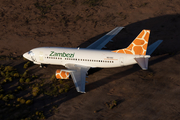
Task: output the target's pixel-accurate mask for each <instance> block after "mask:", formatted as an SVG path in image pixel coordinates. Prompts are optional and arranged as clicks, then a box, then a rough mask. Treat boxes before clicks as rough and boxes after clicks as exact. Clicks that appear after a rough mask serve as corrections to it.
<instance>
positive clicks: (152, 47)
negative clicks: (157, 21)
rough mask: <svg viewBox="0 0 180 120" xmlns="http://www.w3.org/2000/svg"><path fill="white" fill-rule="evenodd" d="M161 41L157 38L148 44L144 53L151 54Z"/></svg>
mask: <svg viewBox="0 0 180 120" xmlns="http://www.w3.org/2000/svg"><path fill="white" fill-rule="evenodd" d="M162 41H163V40H158V41H156V42H154V43H153V44H151V45H150V46H148V48H147V52H146V55H151V54H152V53H153V52H154V50H155V49H156V48H157V47H158V46H159V45H160V44H161V43H162Z"/></svg>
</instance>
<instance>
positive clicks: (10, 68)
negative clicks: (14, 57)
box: [4, 66, 14, 72]
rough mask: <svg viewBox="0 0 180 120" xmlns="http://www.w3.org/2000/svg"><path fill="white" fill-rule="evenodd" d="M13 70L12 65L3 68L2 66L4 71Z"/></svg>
mask: <svg viewBox="0 0 180 120" xmlns="http://www.w3.org/2000/svg"><path fill="white" fill-rule="evenodd" d="M13 70H14V68H13V67H12V66H6V67H5V68H4V71H9V72H10V71H13Z"/></svg>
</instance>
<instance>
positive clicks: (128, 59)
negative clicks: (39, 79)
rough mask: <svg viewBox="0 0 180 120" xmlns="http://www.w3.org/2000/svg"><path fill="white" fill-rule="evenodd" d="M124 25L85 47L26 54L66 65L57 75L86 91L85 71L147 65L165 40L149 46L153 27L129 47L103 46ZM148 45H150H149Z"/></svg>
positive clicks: (42, 61) (36, 50)
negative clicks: (108, 47)
mask: <svg viewBox="0 0 180 120" xmlns="http://www.w3.org/2000/svg"><path fill="white" fill-rule="evenodd" d="M123 28H124V27H116V28H114V29H113V30H111V31H110V32H108V33H107V34H106V35H104V36H103V37H101V38H100V39H98V40H97V41H95V42H94V43H92V44H90V45H89V46H88V47H86V48H79V47H78V48H66V47H39V48H34V49H32V50H30V51H29V52H26V53H24V54H23V57H24V58H26V59H28V60H30V61H32V62H33V63H34V64H39V65H40V67H42V65H43V64H51V65H63V66H65V67H66V68H67V69H57V70H56V73H55V75H56V78H57V79H69V77H70V75H71V77H72V79H73V82H74V84H75V87H76V90H77V92H80V93H85V83H86V75H87V72H88V70H89V69H90V68H113V67H122V66H127V65H132V64H138V65H139V66H140V67H141V68H142V69H143V70H147V69H148V59H149V58H150V55H151V54H152V53H153V51H154V50H155V49H156V48H157V47H158V46H159V45H160V44H161V42H162V41H163V40H158V41H156V42H154V43H153V44H151V45H150V46H148V40H149V35H150V30H142V31H141V33H140V34H139V35H138V36H137V37H136V38H135V39H134V41H133V42H132V43H131V44H130V45H129V46H128V47H127V48H123V49H118V50H101V49H102V48H104V47H105V45H106V44H107V43H108V42H109V41H112V38H113V37H114V36H116V35H117V34H118V33H119V32H120V31H121V30H122V29H123ZM147 46H148V47H147Z"/></svg>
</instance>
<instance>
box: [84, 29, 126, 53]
mask: <svg viewBox="0 0 180 120" xmlns="http://www.w3.org/2000/svg"><path fill="white" fill-rule="evenodd" d="M123 28H124V27H116V28H114V29H113V30H111V31H110V32H108V33H107V34H106V35H104V36H103V37H101V38H100V39H98V40H97V41H95V42H94V43H92V44H91V45H89V46H88V47H87V48H89V49H99V50H100V49H102V48H103V47H105V45H106V44H107V43H108V42H109V41H112V40H111V39H112V38H113V37H114V36H116V35H117V34H118V33H119V32H120V31H121V30H122V29H123Z"/></svg>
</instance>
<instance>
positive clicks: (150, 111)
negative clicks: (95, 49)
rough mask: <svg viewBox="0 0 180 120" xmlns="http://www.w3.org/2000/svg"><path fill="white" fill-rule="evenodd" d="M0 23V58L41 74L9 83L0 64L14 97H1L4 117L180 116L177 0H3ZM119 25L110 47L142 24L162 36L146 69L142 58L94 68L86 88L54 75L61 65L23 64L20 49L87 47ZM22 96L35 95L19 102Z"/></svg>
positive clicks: (153, 37) (112, 119)
mask: <svg viewBox="0 0 180 120" xmlns="http://www.w3.org/2000/svg"><path fill="white" fill-rule="evenodd" d="M0 26H1V27H0V58H1V59H0V65H1V66H13V67H14V68H16V70H17V71H18V72H19V73H20V76H23V75H24V73H25V72H26V70H28V74H29V75H28V76H33V75H35V76H37V77H31V78H33V79H31V81H30V82H28V83H25V82H20V77H13V79H12V81H10V80H9V82H4V77H3V75H2V74H4V73H2V72H6V73H7V74H9V73H8V72H7V71H6V70H5V69H4V68H2V67H0V71H1V75H0V79H1V80H0V83H1V84H0V89H3V91H0V96H1V95H2V96H6V95H10V94H13V96H14V97H12V99H11V98H10V97H9V98H7V99H5V98H4V99H3V97H1V99H0V106H1V107H0V119H2V120H7V119H9V120H11V119H12V120H14V119H17V120H19V119H27V120H28V119H47V120H120V119H123V120H178V119H180V79H179V77H180V74H179V73H180V54H179V53H180V52H179V51H180V46H179V45H180V35H179V33H180V1H179V0H143V1H139V0H133V1H131V0H1V1H0ZM117 26H123V27H125V28H124V29H123V30H122V31H121V32H120V33H118V34H117V36H115V37H114V38H113V39H112V40H113V42H110V43H108V44H107V45H106V47H107V48H106V49H107V50H116V49H121V48H125V47H127V46H128V45H129V44H130V43H131V42H132V41H133V39H134V38H135V37H136V36H137V35H138V34H139V33H140V32H141V30H142V29H149V30H151V33H150V38H149V44H152V43H153V42H155V41H157V40H163V43H162V44H161V45H160V46H159V47H158V48H157V49H156V50H155V51H154V53H153V54H152V55H151V58H150V59H149V69H148V70H146V71H143V70H141V68H140V67H139V66H138V65H131V66H124V67H119V68H108V69H101V68H97V69H90V70H89V72H88V73H89V74H88V78H87V79H86V80H87V81H88V83H87V84H86V93H85V94H81V93H78V92H76V89H75V87H74V85H73V82H72V79H71V78H70V79H69V80H63V81H59V80H55V79H53V81H52V79H51V76H52V75H53V74H54V72H55V71H56V69H65V68H64V67H63V66H53V65H47V67H46V68H40V67H39V65H34V64H32V63H31V65H30V66H29V67H28V68H24V64H26V63H27V62H28V61H27V60H24V59H23V57H22V54H23V53H25V52H27V51H29V50H31V49H33V48H35V47H42V46H58V47H73V48H74V47H75V48H76V47H80V48H85V47H87V46H88V45H90V44H91V43H93V42H94V41H96V40H97V39H98V38H100V37H102V36H103V35H105V34H106V33H107V32H109V31H110V30H112V29H114V28H115V27H117ZM42 81H43V82H42ZM61 83H63V84H64V86H65V85H67V84H68V86H69V87H68V90H67V91H65V92H60V88H58V87H57V86H58V85H59V86H61V85H60V84H61ZM56 85H57V86H56ZM18 86H20V87H22V89H18ZM34 87H39V88H38V90H37V91H38V94H37V95H34V94H33V89H34ZM53 87H54V88H57V89H56V90H54V89H51V88H53ZM16 88H17V89H18V91H17V90H16ZM51 90H54V92H55V93H50V91H51ZM37 91H36V92H37ZM57 91H59V93H58V92H57ZM18 98H19V99H21V100H22V99H24V100H31V101H32V102H31V103H29V104H25V103H24V102H20V103H19V102H18Z"/></svg>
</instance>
